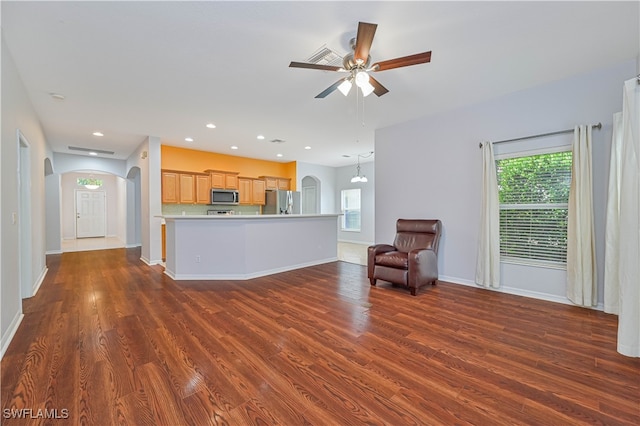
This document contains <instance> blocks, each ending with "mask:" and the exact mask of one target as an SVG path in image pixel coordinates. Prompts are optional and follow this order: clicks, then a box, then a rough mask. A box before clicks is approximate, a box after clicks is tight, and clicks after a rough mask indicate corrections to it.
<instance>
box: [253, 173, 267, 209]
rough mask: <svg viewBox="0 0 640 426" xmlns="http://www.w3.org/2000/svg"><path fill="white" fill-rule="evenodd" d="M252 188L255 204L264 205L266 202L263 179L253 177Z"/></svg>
mask: <svg viewBox="0 0 640 426" xmlns="http://www.w3.org/2000/svg"><path fill="white" fill-rule="evenodd" d="M251 190H252V191H251V192H252V199H253V204H259V205H261V206H264V205H265V203H266V195H265V182H264V181H263V180H262V179H253V180H252V188H251Z"/></svg>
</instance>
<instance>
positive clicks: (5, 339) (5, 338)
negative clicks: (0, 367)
mask: <svg viewBox="0 0 640 426" xmlns="http://www.w3.org/2000/svg"><path fill="white" fill-rule="evenodd" d="M23 318H24V314H23V313H22V312H21V311H18V312H16V315H15V316H14V317H13V319H12V320H11V324H9V327H8V328H7V331H6V332H5V333H4V334H3V335H2V339H1V341H0V359H2V358H3V357H4V354H5V352H6V351H7V348H8V347H9V344H10V343H11V340H13V336H15V335H16V331H18V327H20V323H21V322H22V319H23Z"/></svg>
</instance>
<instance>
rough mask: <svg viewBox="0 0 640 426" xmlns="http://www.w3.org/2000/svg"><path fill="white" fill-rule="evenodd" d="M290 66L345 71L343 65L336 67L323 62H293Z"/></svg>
mask: <svg viewBox="0 0 640 426" xmlns="http://www.w3.org/2000/svg"><path fill="white" fill-rule="evenodd" d="M289 67H290V68H309V69H312V70H322V71H344V70H343V69H342V67H336V66H334V65H322V64H309V63H307V62H291V63H290V64H289Z"/></svg>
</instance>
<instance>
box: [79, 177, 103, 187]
mask: <svg viewBox="0 0 640 426" xmlns="http://www.w3.org/2000/svg"><path fill="white" fill-rule="evenodd" d="M76 183H77V184H78V186H84V187H85V188H87V189H98V188H100V187H101V186H102V179H95V178H92V177H91V178H78V179H77V180H76Z"/></svg>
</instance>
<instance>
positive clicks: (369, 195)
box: [335, 161, 376, 244]
mask: <svg viewBox="0 0 640 426" xmlns="http://www.w3.org/2000/svg"><path fill="white" fill-rule="evenodd" d="M355 174H356V165H355V164H354V165H352V166H344V167H338V168H336V194H335V203H336V209H337V210H338V211H339V210H340V204H341V197H342V194H341V191H342V190H343V189H352V188H360V190H361V191H360V222H361V223H360V232H352V231H342V230H340V227H338V240H339V241H346V242H355V243H364V244H373V242H374V241H375V187H376V179H375V172H374V162H373V161H371V162H368V163H363V162H360V174H361V175H365V176H366V177H367V179H368V181H367V182H366V183H351V178H352V177H353V176H354V175H355Z"/></svg>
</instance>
